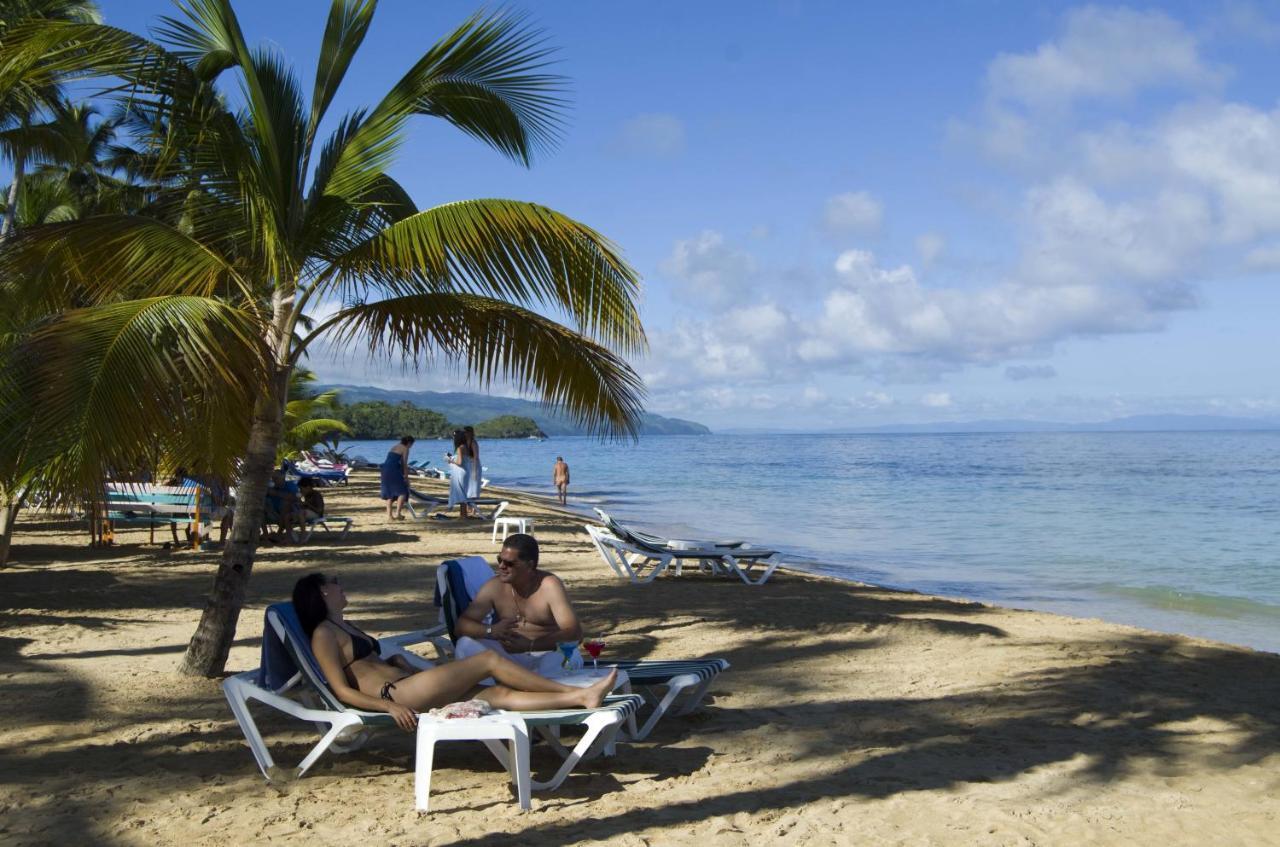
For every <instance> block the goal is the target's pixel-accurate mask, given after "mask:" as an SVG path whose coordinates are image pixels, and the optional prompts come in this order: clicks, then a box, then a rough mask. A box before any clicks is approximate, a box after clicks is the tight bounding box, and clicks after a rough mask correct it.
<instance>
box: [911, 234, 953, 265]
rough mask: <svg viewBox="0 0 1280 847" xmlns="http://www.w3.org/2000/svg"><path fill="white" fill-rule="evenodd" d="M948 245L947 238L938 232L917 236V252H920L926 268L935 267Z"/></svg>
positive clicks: (922, 262) (921, 260)
mask: <svg viewBox="0 0 1280 847" xmlns="http://www.w3.org/2000/svg"><path fill="white" fill-rule="evenodd" d="M946 246H947V242H946V240H945V239H944V238H943V237H942V236H941V235H938V234H937V233H936V232H926V233H924V234H923V235H918V236H916V252H917V253H919V254H920V262H921V264H922V265H923V266H924V267H926V268H930V267H933V263H934V262H936V261H938V257H939V256H941V255H942V251H943V250H944V249H946Z"/></svg>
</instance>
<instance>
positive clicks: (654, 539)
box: [593, 507, 777, 557]
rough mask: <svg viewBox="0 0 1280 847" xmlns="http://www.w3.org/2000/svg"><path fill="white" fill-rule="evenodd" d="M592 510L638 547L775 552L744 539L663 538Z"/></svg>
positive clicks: (756, 552)
mask: <svg viewBox="0 0 1280 847" xmlns="http://www.w3.org/2000/svg"><path fill="white" fill-rule="evenodd" d="M593 511H595V513H596V514H597V515H599V516H600V522H601V523H603V524H604V526H605V529H607V530H609V531H610V532H612V533H613V534H614V535H615V536H617V537H618V538H621V539H622V540H623V541H627V542H630V543H632V544H635V545H637V546H640V547H666V548H669V549H671V550H702V549H719V548H721V547H724V548H727V549H730V550H750V551H751V553H752V554H755V555H759V554H763V555H764V556H766V557H767V556H770V555H772V554H773V553H775V552H777V551H775V550H763V549H761V548H756V547H752V546H751V545H750V544H749V543H747V542H746V541H686V540H683V539H672V538H663V537H662V536H660V535H654V534H652V533H648V532H642V531H641V530H638V529H636V528H635V527H632V526H627V525H625V524H623V523H621V522H619V521H618V520H617V519H615V518H613V517H612V516H611V515H610V514H609V513H608V512H606V511H605V510H604V509H601V508H596V507H593Z"/></svg>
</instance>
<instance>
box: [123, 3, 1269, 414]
mask: <svg viewBox="0 0 1280 847" xmlns="http://www.w3.org/2000/svg"><path fill="white" fill-rule="evenodd" d="M102 5H103V10H104V13H105V15H106V17H107V20H108V21H109V22H111V23H115V24H118V25H121V26H124V27H126V28H130V29H145V28H146V26H147V25H148V23H149V22H151V21H153V20H154V18H155V17H156V15H158V14H165V13H168V10H169V6H168V4H166V3H163V2H159V0H146V2H143V0H132V2H118V0H107V2H104V3H103V4H102ZM239 6H240V13H241V16H242V22H243V25H244V27H245V30H246V34H247V35H248V37H249V39H250V41H251V42H259V41H264V40H265V41H269V42H271V43H274V44H275V45H277V46H278V47H279V48H280V49H281V50H282V51H283V52H284V53H285V54H286V55H287V56H288V57H289V58H290V59H291V60H292V61H293V62H294V64H295V67H296V68H297V69H298V71H299V73H300V74H301V75H303V77H304V78H305V79H308V80H309V79H310V77H311V74H312V73H313V70H312V69H313V68H314V62H315V56H316V52H317V45H318V43H319V38H320V33H321V30H322V28H323V24H324V15H325V9H326V4H325V3H322V2H320V0H306V2H301V0H274V1H273V2H270V3H256V4H250V3H241V4H239ZM476 8H478V6H477V5H476V4H472V3H462V2H456V3H447V2H438V3H417V2H384V3H383V4H382V6H381V7H380V9H379V12H378V17H377V18H376V19H375V23H374V26H373V28H372V30H371V33H370V35H369V37H368V39H367V40H366V43H365V46H364V49H363V51H362V54H361V57H360V59H359V60H358V61H357V64H356V65H355V67H354V68H353V70H352V72H351V73H350V74H349V75H348V78H347V82H346V86H345V89H344V91H343V92H342V94H341V96H340V97H339V100H338V101H337V103H336V104H335V105H336V107H337V111H335V114H336V113H338V112H339V111H340V110H342V109H346V108H352V107H355V106H358V105H363V104H366V103H368V102H370V101H373V100H374V99H376V98H377V97H378V96H380V95H381V93H382V92H383V91H385V90H386V88H387V87H388V86H389V85H390V84H391V83H392V82H393V81H394V80H395V79H396V78H398V77H399V75H400V74H401V73H402V72H403V71H404V69H405V68H407V67H408V66H409V64H410V63H411V62H412V61H413V60H414V59H415V58H416V57H417V56H418V55H420V54H421V52H422V51H424V50H425V49H427V47H428V46H429V45H430V44H431V43H432V42H434V40H436V39H437V38H438V37H440V36H441V35H443V34H444V33H446V32H447V31H448V30H449V29H451V28H452V27H453V26H456V25H457V24H458V23H459V22H461V21H462V20H463V19H464V18H465V17H466V16H467V15H468V14H470V13H471V12H472V11H474V10H475V9H476ZM490 8H492V7H490ZM507 8H510V9H514V10H523V11H527V12H528V14H529V16H530V22H531V23H532V24H534V25H536V26H538V27H540V28H542V29H543V30H545V33H546V36H547V38H548V40H549V42H550V43H551V44H552V45H554V46H555V47H557V48H558V50H557V54H556V58H557V64H556V66H555V70H556V71H557V72H559V73H561V74H563V75H565V76H566V77H568V79H569V82H570V87H571V99H572V106H571V109H570V112H569V115H568V122H567V126H566V132H565V137H564V140H563V142H562V143H561V144H560V145H559V147H558V148H557V149H555V150H554V151H552V152H550V153H549V154H547V155H544V156H542V157H541V158H540V159H539V160H538V161H536V162H535V164H534V167H533V168H532V169H530V170H524V169H522V168H520V167H518V166H515V165H513V164H511V163H509V162H507V161H506V160H504V159H502V158H501V157H499V156H498V155H497V154H495V153H493V152H492V151H491V150H489V149H488V148H486V147H484V146H482V145H480V144H478V143H476V142H474V141H472V140H470V139H468V138H467V137H466V136H463V135H462V134H461V133H459V132H457V131H456V130H453V129H451V128H450V127H448V126H447V125H445V124H443V123H441V122H431V121H428V120H425V119H424V120H423V121H421V122H419V123H417V124H415V125H414V126H413V127H412V131H411V137H410V141H409V143H408V144H407V145H406V147H405V148H404V150H403V153H402V156H401V159H400V162H399V164H398V165H397V167H396V169H395V173H396V175H397V177H398V178H399V179H400V181H401V182H402V183H403V184H404V185H405V186H406V187H407V188H408V189H409V190H410V192H411V194H412V195H413V196H414V198H415V200H416V201H417V202H418V204H419V205H420V206H429V205H434V204H437V203H442V202H447V201H450V200H456V199H463V198H468V197H512V198H517V199H524V200H534V201H537V202H541V203H545V204H547V205H549V206H552V207H554V208H556V209H558V210H560V211H561V212H564V213H566V214H569V215H572V216H574V217H576V218H578V219H580V220H582V221H584V222H586V223H588V224H590V225H591V226H593V227H595V228H596V229H598V230H600V231H602V232H604V233H605V234H606V235H608V236H609V237H611V238H612V239H614V240H615V241H616V242H617V243H618V244H619V245H620V246H621V247H622V249H623V250H624V252H625V254H626V256H627V258H628V259H629V260H630V261H631V262H632V263H633V264H634V265H635V267H636V268H637V269H638V270H639V271H640V273H641V274H642V276H643V278H644V300H643V313H642V314H643V318H644V323H645V326H646V329H647V331H648V333H649V340H650V347H651V350H650V354H649V355H648V356H647V357H645V358H644V359H638V360H636V361H635V362H634V364H635V366H636V368H637V370H638V371H639V372H640V373H641V374H642V375H643V376H644V377H645V380H646V383H647V385H648V388H649V400H648V405H649V408H650V409H651V410H653V411H656V412H659V413H662V414H670V415H676V416H680V417H687V418H692V419H695V420H699V421H702V422H704V423H707V424H709V425H711V426H712V427H726V426H770V427H774V426H785V427H794V428H809V427H813V428H826V427H832V426H842V425H850V426H861V425H872V424H878V423H887V422H923V421H940V420H972V419H983V418H1031V419H1040V420H1064V421H1084V420H1103V419H1109V418H1112V417H1118V416H1121V415H1128V414H1144V413H1211V414H1230V415H1246V416H1255V415H1266V416H1276V415H1280V389H1278V386H1277V380H1276V377H1275V362H1276V361H1277V353H1278V352H1280V342H1278V341H1277V333H1276V331H1275V329H1274V325H1275V322H1276V320H1275V319H1276V315H1278V314H1280V289H1278V288H1277V285H1276V274H1277V271H1280V84H1277V82H1276V80H1277V79H1280V74H1277V71H1278V70H1280V58H1277V51H1276V48H1277V46H1278V45H1280V11H1277V10H1275V9H1274V8H1272V7H1268V6H1264V5H1261V4H1258V5H1252V4H1249V3H1244V2H1223V3H1209V2H1205V3H1186V4H1163V5H1154V6H1153V5H1143V6H1126V5H1119V4H1100V5H1079V4H1067V3H1040V4H1030V3H1024V2H996V1H995V0H986V2H979V0H970V2H948V3H937V4H924V3H915V4H889V3H884V4H869V3H842V2H823V3H817V2H802V0H790V1H789V2H698V3H688V2H652V1H651V2H627V3H623V2H619V3H573V4H570V3H525V4H520V3H516V4H512V5H510V6H508V7H507ZM312 365H313V367H314V368H315V370H317V371H318V372H319V374H320V375H321V377H322V378H324V379H326V380H334V381H356V382H366V383H370V384H378V385H384V386H387V387H405V388H428V389H458V390H469V389H470V388H474V386H468V385H466V384H465V382H464V381H463V380H462V379H460V377H459V376H458V375H457V374H454V373H450V372H447V371H442V370H439V369H436V370H423V371H420V372H416V373H415V372H409V373H406V372H404V371H402V370H400V369H398V368H389V367H386V366H370V365H369V363H368V362H366V361H365V360H364V359H363V358H356V359H349V360H345V361H341V362H339V361H333V360H330V359H320V360H317V361H313V363H312ZM497 390H498V391H500V392H503V393H507V391H506V390H505V389H503V388H502V387H498V389H497Z"/></svg>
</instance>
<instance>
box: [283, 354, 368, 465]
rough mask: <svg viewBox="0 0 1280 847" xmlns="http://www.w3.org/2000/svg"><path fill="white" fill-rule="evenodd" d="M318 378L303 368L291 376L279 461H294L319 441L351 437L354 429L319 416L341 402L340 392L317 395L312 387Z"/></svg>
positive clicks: (299, 368)
mask: <svg viewBox="0 0 1280 847" xmlns="http://www.w3.org/2000/svg"><path fill="white" fill-rule="evenodd" d="M315 381H316V375H315V374H313V373H312V372H311V371H309V370H305V369H303V368H301V367H298V368H295V369H294V371H293V373H292V374H291V375H290V377H289V399H288V401H287V402H286V403H285V405H284V419H283V421H282V424H281V425H282V428H283V434H282V435H281V436H280V446H279V447H278V448H277V450H276V460H277V461H279V460H281V459H292V458H295V457H296V456H298V454H299V453H301V452H302V451H303V450H309V449H311V447H312V446H313V445H315V444H316V443H318V442H320V441H325V440H328V439H330V438H332V437H333V436H335V435H350V434H351V428H350V427H348V426H347V425H346V424H345V423H344V422H342V421H340V420H335V419H334V418H322V417H320V416H319V415H320V413H322V412H324V411H326V410H330V409H333V408H334V407H335V405H336V404H337V402H338V391H337V389H330V390H328V391H321V392H320V393H318V394H317V393H316V392H315V391H314V390H313V389H312V388H311V386H312V384H314V383H315Z"/></svg>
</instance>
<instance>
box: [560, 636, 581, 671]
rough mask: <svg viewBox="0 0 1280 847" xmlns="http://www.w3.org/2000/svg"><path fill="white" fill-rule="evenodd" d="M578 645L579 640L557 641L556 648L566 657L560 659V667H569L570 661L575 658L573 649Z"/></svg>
mask: <svg viewBox="0 0 1280 847" xmlns="http://www.w3.org/2000/svg"><path fill="white" fill-rule="evenodd" d="M577 646H578V642H576V641H557V642H556V649H557V650H559V651H560V653H561V655H563V656H564V659H562V660H561V661H560V667H562V668H567V667H569V662H570V661H571V660H572V659H573V651H574V650H575V649H576V648H577Z"/></svg>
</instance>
